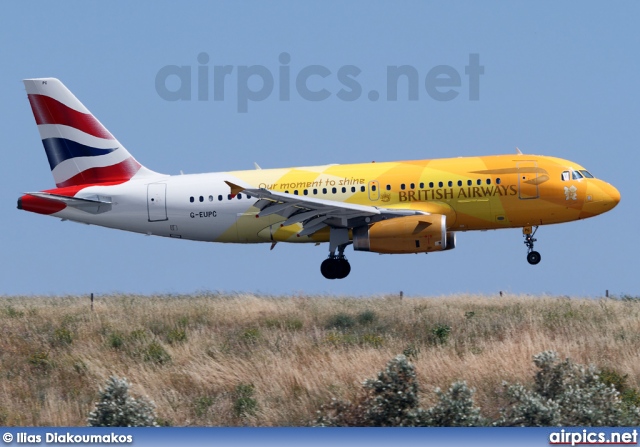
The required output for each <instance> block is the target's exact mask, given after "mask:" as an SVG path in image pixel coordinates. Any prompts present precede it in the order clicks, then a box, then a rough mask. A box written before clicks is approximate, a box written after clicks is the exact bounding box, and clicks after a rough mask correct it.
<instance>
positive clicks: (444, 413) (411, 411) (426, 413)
mask: <svg viewBox="0 0 640 447" xmlns="http://www.w3.org/2000/svg"><path fill="white" fill-rule="evenodd" d="M363 386H364V390H365V394H364V396H363V397H362V398H361V399H360V400H359V401H358V403H356V404H353V403H350V402H345V401H339V400H335V399H334V400H333V401H332V403H331V404H330V405H328V406H325V407H323V408H322V411H321V412H320V414H321V416H320V417H319V419H318V421H317V422H318V424H319V425H323V426H357V427H416V426H448V427H465V426H477V425H484V422H483V419H482V417H481V416H480V409H479V408H476V407H474V405H473V398H472V397H473V390H472V389H470V388H469V387H467V384H466V383H464V382H456V383H454V384H453V385H452V386H451V388H449V390H448V391H447V392H446V393H443V392H441V391H440V390H436V393H437V394H438V398H439V402H438V404H437V405H435V406H434V407H432V408H429V409H428V410H424V409H422V408H420V406H419V396H418V382H417V379H416V373H415V368H414V366H413V365H412V364H411V363H410V362H409V361H408V360H407V358H406V357H405V356H404V355H399V356H397V357H396V358H394V359H393V360H391V361H390V362H389V363H388V364H387V367H386V368H385V369H384V370H383V371H380V372H379V373H378V377H377V378H375V379H368V380H366V381H365V382H364V384H363Z"/></svg>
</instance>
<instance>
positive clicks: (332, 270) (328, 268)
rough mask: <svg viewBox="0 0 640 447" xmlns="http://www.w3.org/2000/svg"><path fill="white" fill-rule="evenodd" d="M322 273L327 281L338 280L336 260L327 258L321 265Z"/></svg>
mask: <svg viewBox="0 0 640 447" xmlns="http://www.w3.org/2000/svg"><path fill="white" fill-rule="evenodd" d="M320 273H322V276H324V277H325V278H327V279H336V278H337V276H336V263H335V259H333V258H327V259H325V260H324V261H322V264H320Z"/></svg>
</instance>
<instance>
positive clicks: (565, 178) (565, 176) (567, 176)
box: [562, 171, 569, 182]
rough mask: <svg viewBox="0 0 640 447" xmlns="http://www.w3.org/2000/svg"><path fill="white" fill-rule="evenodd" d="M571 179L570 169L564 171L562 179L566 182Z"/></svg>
mask: <svg viewBox="0 0 640 447" xmlns="http://www.w3.org/2000/svg"><path fill="white" fill-rule="evenodd" d="M567 180H569V171H562V181H563V182H566V181H567Z"/></svg>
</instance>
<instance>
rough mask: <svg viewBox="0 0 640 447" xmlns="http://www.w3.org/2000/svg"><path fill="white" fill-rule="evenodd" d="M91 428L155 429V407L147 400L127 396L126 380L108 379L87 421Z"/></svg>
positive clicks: (127, 384)
mask: <svg viewBox="0 0 640 447" xmlns="http://www.w3.org/2000/svg"><path fill="white" fill-rule="evenodd" d="M87 422H88V425H89V426H91V427H157V426H158V424H157V423H156V415H155V407H154V405H153V403H152V402H150V401H148V400H147V399H144V398H140V399H135V398H133V397H131V396H130V395H129V383H128V382H127V379H125V378H122V379H119V378H118V377H113V376H112V377H110V378H109V380H108V381H107V385H106V387H105V388H104V389H101V390H100V400H99V401H98V402H97V403H96V405H95V410H94V411H92V412H91V413H90V414H89V418H88V419H87Z"/></svg>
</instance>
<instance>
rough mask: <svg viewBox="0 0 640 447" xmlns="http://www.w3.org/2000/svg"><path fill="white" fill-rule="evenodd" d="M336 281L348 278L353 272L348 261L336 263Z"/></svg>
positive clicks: (341, 260)
mask: <svg viewBox="0 0 640 447" xmlns="http://www.w3.org/2000/svg"><path fill="white" fill-rule="evenodd" d="M336 267H337V268H336V279H343V278H346V277H347V276H348V275H349V273H350V272H351V264H349V261H347V260H346V259H339V260H337V261H336Z"/></svg>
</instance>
